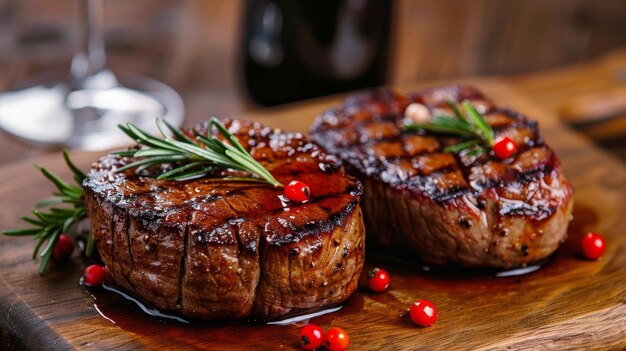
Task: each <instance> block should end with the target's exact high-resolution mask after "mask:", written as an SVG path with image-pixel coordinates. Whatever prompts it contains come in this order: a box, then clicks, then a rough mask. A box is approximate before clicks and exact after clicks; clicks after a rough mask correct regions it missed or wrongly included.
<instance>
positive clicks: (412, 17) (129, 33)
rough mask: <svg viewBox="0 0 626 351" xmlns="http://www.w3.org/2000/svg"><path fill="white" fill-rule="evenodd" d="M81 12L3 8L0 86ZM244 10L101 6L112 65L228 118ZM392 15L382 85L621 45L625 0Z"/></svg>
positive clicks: (64, 2) (417, 0) (198, 3)
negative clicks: (200, 99)
mask: <svg viewBox="0 0 626 351" xmlns="http://www.w3.org/2000/svg"><path fill="white" fill-rule="evenodd" d="M78 4H79V0H54V1H50V0H0V90H3V88H4V87H7V86H9V85H11V84H12V83H15V82H19V81H20V80H21V79H23V78H24V77H28V76H29V75H32V74H33V72H38V71H45V70H48V69H50V68H51V67H59V68H66V67H67V64H68V63H69V58H70V57H71V54H72V51H73V48H74V42H75V40H76V37H77V26H78V20H77V18H76V17H77V15H78V10H77V9H78ZM243 4H244V2H243V0H232V1H221V0H185V1H177V0H141V1H137V2H133V1H131V2H129V1H128V0H106V1H105V23H106V38H107V49H108V52H109V62H110V65H111V66H112V67H113V68H115V69H121V70H132V71H137V72H140V73H143V74H147V75H150V76H153V77H155V78H158V79H161V80H164V81H166V82H167V83H169V84H171V85H173V86H174V87H175V88H177V89H179V90H181V91H182V92H183V93H184V94H187V93H188V94H191V96H193V94H196V93H197V94H201V95H202V94H204V96H213V97H214V99H211V98H209V100H210V102H211V104H213V105H212V106H213V108H212V110H213V111H214V113H222V112H229V111H230V112H237V111H239V110H241V109H242V108H245V98H244V96H243V95H242V93H241V89H240V84H239V81H238V76H237V70H238V68H239V66H238V63H239V61H238V53H239V47H240V31H241V23H240V22H241V18H242V6H243ZM394 13H395V15H394V24H393V35H392V50H391V52H390V57H391V60H390V62H391V64H390V67H389V83H390V84H405V83H412V82H418V81H425V80H432V79H440V78H452V77H460V76H475V75H494V74H516V73H524V72H531V71H536V70H542V69H546V68H551V67H555V66H559V65H564V64H569V63H575V62H580V61H584V60H587V59H590V58H593V57H595V56H598V55H600V54H602V53H605V52H607V51H610V50H612V49H615V48H619V47H626V1H625V0H601V1H587V0H549V1H547V0H437V1H432V0H396V2H395V9H394ZM7 77H9V78H7ZM207 92H208V93H211V94H212V95H206V94H205V93H207ZM224 104H225V105H226V106H227V107H228V105H230V107H228V108H225V109H222V108H221V106H223V105H224ZM242 106H244V107H242ZM206 107H207V108H209V107H210V106H208V104H207V106H206ZM231 107H232V108H231Z"/></svg>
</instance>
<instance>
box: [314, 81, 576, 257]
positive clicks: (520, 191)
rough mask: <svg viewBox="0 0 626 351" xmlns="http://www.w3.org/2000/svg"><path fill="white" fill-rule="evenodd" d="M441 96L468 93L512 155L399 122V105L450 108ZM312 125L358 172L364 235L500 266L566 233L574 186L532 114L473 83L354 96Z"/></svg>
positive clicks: (538, 251)
mask: <svg viewBox="0 0 626 351" xmlns="http://www.w3.org/2000/svg"><path fill="white" fill-rule="evenodd" d="M447 100H452V101H457V102H461V101H463V100H469V101H471V102H473V103H474V105H475V106H476V107H477V108H478V109H479V111H481V112H483V113H484V115H485V116H486V119H487V122H488V123H489V124H490V125H491V126H492V127H493V129H494V132H495V134H496V140H497V138H498V137H502V136H508V137H509V138H511V139H512V140H513V141H515V142H516V143H517V144H518V146H519V150H518V152H517V154H516V155H515V157H514V158H513V159H512V160H505V161H502V160H499V159H496V158H495V157H494V156H492V155H483V156H482V157H480V158H478V159H476V160H473V159H470V158H467V157H465V156H459V155H456V154H452V153H446V152H443V151H442V149H443V148H444V147H445V146H446V145H450V144H453V143H456V142H457V139H455V138H453V137H442V136H433V135H427V134H423V133H422V134H420V133H415V132H407V131H404V130H403V129H402V125H403V124H404V121H403V120H404V119H405V118H406V117H405V112H408V113H409V115H410V117H413V118H414V119H423V118H424V114H426V118H428V115H437V114H441V113H442V112H443V113H445V114H447V115H452V112H451V111H450V109H449V107H448V105H447V103H446V101H447ZM410 104H414V105H411V108H409V111H406V109H407V106H409V105H410ZM416 114H417V115H416ZM311 134H312V139H313V140H314V141H315V142H317V143H318V144H319V145H323V146H324V147H325V148H326V149H327V150H328V151H329V152H330V153H334V154H336V155H338V156H340V157H341V158H342V159H343V160H344V161H345V166H346V169H347V170H348V171H349V172H353V173H354V174H355V175H357V176H358V177H359V178H360V179H361V180H362V181H363V184H364V217H365V220H366V228H367V234H368V240H372V242H377V243H378V244H380V245H383V246H390V247H395V248H397V249H400V250H404V251H407V252H409V253H411V254H412V255H417V256H419V257H420V258H421V259H422V260H423V261H424V262H426V263H429V264H450V263H451V264H458V265H463V266H472V267H478V266H482V267H504V268H508V267H514V266H524V265H527V264H529V263H532V262H536V261H538V260H541V259H543V258H546V257H547V256H549V255H550V254H551V253H552V252H554V251H555V250H556V249H557V247H558V246H559V244H560V243H561V242H562V241H563V240H564V239H565V237H566V232H567V226H568V223H569V221H570V217H571V213H572V207H573V201H572V188H571V186H570V184H569V182H568V180H567V178H566V177H565V175H564V173H563V169H562V168H561V166H560V164H559V160H558V158H557V157H556V155H555V154H554V152H552V150H551V149H550V148H549V147H548V146H547V145H546V144H545V143H544V141H543V139H541V137H540V136H539V132H538V128H537V123H536V122H535V121H533V120H531V119H528V118H526V117H525V116H523V115H522V114H520V113H518V112H515V111H513V110H511V109H508V108H502V107H498V106H496V105H495V104H494V103H493V102H492V101H490V100H489V99H488V98H486V97H485V96H484V95H483V94H481V93H480V92H479V91H477V90H475V89H473V88H470V87H457V86H451V87H443V88H439V89H431V90H426V91H423V92H420V93H416V94H409V95H402V94H399V93H395V92H391V91H383V90H379V91H370V92H366V93H361V94H357V95H353V96H351V97H348V98H347V99H346V100H345V102H344V103H343V105H342V106H340V107H338V108H335V109H332V110H329V111H327V112H325V113H324V114H322V115H321V116H319V117H318V118H317V120H316V121H315V123H314V125H313V127H312V131H311Z"/></svg>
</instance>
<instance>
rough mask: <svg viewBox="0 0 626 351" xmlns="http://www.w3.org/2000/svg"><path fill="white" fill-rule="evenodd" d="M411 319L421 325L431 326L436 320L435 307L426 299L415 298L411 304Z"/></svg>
mask: <svg viewBox="0 0 626 351" xmlns="http://www.w3.org/2000/svg"><path fill="white" fill-rule="evenodd" d="M411 319H412V320H413V322H415V324H417V325H420V326H422V327H428V326H431V325H433V324H435V322H436V321H437V308H435V305H433V303H432V302H430V301H428V300H417V301H416V302H415V303H414V304H413V306H411Z"/></svg>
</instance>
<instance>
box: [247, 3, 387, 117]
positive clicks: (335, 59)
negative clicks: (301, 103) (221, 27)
mask: <svg viewBox="0 0 626 351" xmlns="http://www.w3.org/2000/svg"><path fill="white" fill-rule="evenodd" d="M391 10H392V1H384V0H338V1H307V0H302V1H289V0H248V1H247V2H246V7H245V18H244V31H243V45H242V53H241V55H240V57H241V58H242V62H241V66H243V67H242V68H243V69H242V71H241V72H242V81H243V84H244V87H245V90H246V92H247V94H248V95H249V97H250V98H251V100H253V101H254V102H256V103H258V104H261V105H266V106H270V105H277V104H282V103H286V102H292V101H297V100H302V99H307V98H312V97H316V96H322V95H327V94H333V93H338V92H342V91H349V90H355V89H360V88H365V87H373V86H379V85H383V84H385V79H386V73H387V60H388V51H389V37H390V22H391Z"/></svg>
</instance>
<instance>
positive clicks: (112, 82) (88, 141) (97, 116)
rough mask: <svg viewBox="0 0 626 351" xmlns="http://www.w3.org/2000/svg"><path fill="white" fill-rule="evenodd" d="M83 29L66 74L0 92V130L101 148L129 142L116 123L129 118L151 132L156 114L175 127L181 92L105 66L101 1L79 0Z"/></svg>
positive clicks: (41, 140)
mask: <svg viewBox="0 0 626 351" xmlns="http://www.w3.org/2000/svg"><path fill="white" fill-rule="evenodd" d="M80 3H81V5H82V10H83V11H82V17H81V20H82V24H83V25H82V32H81V40H80V45H79V48H80V49H79V51H78V52H77V53H76V54H75V55H74V57H73V59H72V64H71V67H70V75H69V77H67V79H64V80H61V81H57V82H54V83H52V84H50V83H47V84H46V83H43V81H40V82H38V83H37V84H33V85H31V86H28V87H26V88H23V89H15V90H10V91H7V92H4V93H2V94H0V129H2V130H4V131H5V132H7V133H9V134H11V135H13V136H15V137H17V138H18V139H21V140H24V141H27V142H30V143H34V144H40V145H52V146H67V147H75V148H80V149H85V150H104V149H109V148H112V147H116V146H121V145H124V144H128V143H129V140H128V138H127V137H126V136H125V135H124V134H123V133H122V132H121V131H120V130H119V129H118V128H117V126H118V125H119V124H125V123H128V122H130V123H133V124H135V125H137V126H138V127H140V128H142V129H145V130H148V131H151V132H154V133H156V132H157V130H156V127H155V123H154V120H155V118H156V117H160V118H162V119H164V120H166V121H168V122H169V123H170V124H172V125H174V126H180V125H181V123H182V121H183V116H184V105H183V101H182V99H181V97H180V96H179V95H178V94H177V93H176V92H175V91H174V90H173V89H172V88H170V87H169V86H167V85H165V84H164V83H161V82H159V81H156V80H154V79H151V78H147V77H144V76H140V75H137V74H132V73H119V72H116V73H113V72H112V71H111V70H109V69H108V68H107V67H106V55H105V50H104V37H103V33H102V7H103V2H102V0H81V2H80Z"/></svg>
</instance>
